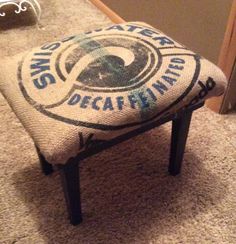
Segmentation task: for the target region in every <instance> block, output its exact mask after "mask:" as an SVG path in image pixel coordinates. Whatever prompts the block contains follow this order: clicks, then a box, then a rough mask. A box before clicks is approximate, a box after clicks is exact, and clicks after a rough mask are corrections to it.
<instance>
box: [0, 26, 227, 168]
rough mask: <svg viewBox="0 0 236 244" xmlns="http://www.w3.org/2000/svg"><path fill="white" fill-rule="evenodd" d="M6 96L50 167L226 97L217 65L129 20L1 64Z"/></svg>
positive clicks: (0, 86) (0, 81) (1, 83)
mask: <svg viewBox="0 0 236 244" xmlns="http://www.w3.org/2000/svg"><path fill="white" fill-rule="evenodd" d="M0 75H1V76H0V90H1V92H2V94H3V95H4V96H5V98H6V99H7V101H8V103H9V104H10V106H11V107H12V109H13V110H14V112H15V113H16V115H17V117H18V118H19V119H20V121H21V122H22V124H23V125H24V127H25V129H26V130H27V131H28V133H29V134H30V135H31V137H32V138H33V140H34V142H35V144H36V145H37V146H38V147H39V148H40V151H41V153H42V154H43V155H44V156H45V157H46V159H47V160H48V161H49V162H51V163H56V164H64V163H66V161H67V160H68V159H69V158H70V157H72V156H75V155H77V154H78V153H79V152H80V151H84V150H89V148H90V146H91V145H93V146H94V145H96V143H102V142H103V141H107V140H110V139H112V138H115V137H117V136H119V135H122V134H124V133H126V132H128V131H131V130H134V129H135V128H137V127H140V126H143V125H146V124H148V123H150V122H153V121H156V120H159V119H160V118H162V117H165V116H167V115H169V114H172V113H175V112H176V111H178V110H180V109H183V108H186V107H188V106H191V105H194V104H196V103H198V102H200V101H202V100H205V99H207V98H209V97H212V96H218V95H221V94H222V93H223V92H224V87H225V84H226V78H225V76H224V74H223V73H222V71H221V70H220V69H219V68H218V67H216V66H215V65H214V64H212V63H211V62H209V61H207V60H206V59H204V58H202V57H200V56H199V55H197V54H195V53H194V52H192V51H190V50H188V49H187V48H185V47H183V46H182V45H180V44H179V43H177V42H175V41H174V40H172V39H171V38H169V37H167V36H166V35H165V34H163V33H162V32H160V31H159V30H157V29H154V28H153V27H151V26H149V25H147V24H145V23H140V22H127V23H124V24H121V25H113V26H110V27H105V28H103V29H99V30H94V31H91V32H87V33H84V34H79V35H76V36H71V37H67V38H64V39H62V40H59V41H57V42H53V43H47V44H45V45H42V46H41V47H37V48H35V49H33V50H31V51H30V52H26V53H22V54H19V55H17V56H14V57H9V58H7V59H4V60H2V61H1V64H0Z"/></svg>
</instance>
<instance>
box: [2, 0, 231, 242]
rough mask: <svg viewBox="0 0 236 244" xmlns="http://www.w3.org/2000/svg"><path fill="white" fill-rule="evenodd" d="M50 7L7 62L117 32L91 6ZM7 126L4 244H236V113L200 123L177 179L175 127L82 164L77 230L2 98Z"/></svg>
mask: <svg viewBox="0 0 236 244" xmlns="http://www.w3.org/2000/svg"><path fill="white" fill-rule="evenodd" d="M41 3H42V7H43V16H42V21H41V24H40V26H39V28H36V27H24V28H21V29H18V30H10V31H4V32H1V33H0V51H1V55H9V54H12V53H15V52H18V51H20V50H26V49H28V48H29V47H31V46H34V45H37V44H42V43H43V42H46V41H49V40H51V39H56V38H58V37H61V36H65V35H66V34H68V35H70V34H72V33H75V32H79V31H81V30H83V29H84V30H88V29H92V28H95V27H98V26H103V25H107V24H109V23H110V21H109V20H108V19H107V18H106V17H105V16H103V15H102V14H101V13H99V12H98V11H97V10H96V9H94V8H93V7H92V6H91V5H90V4H88V2H87V1H84V0H71V1H70V3H71V5H70V6H67V5H66V1H63V0H58V1H52V0H47V1H46V0H45V1H41ZM47 4H48V8H47ZM66 6H67V7H66ZM75 9H76V11H77V12H78V14H75ZM91 10H92V12H93V13H94V15H93V16H91V14H90V13H91ZM72 14H74V15H72ZM94 19H96V21H95V20H94ZM58 26H60V28H58ZM9 40H11V41H9ZM0 121H1V122H0V166H1V168H0V243H7V244H8V243H17V244H20V243H21V244H25V243H30V244H32V243H36V244H38V243H63V244H64V243H70V244H71V243H72V244H73V243H89V244H90V243H109V244H110V243H112V244H113V243H125V244H126V243H128V244H130V243H138V244H139V243H235V242H236V214H235V207H236V196H235V194H236V187H235V176H236V174H235V173H236V172H235V164H236V150H235V148H236V123H235V121H236V114H235V113H232V114H229V115H224V116H220V115H217V114H215V113H213V112H211V111H210V110H208V109H207V108H203V109H201V110H199V111H197V112H196V113H195V115H194V116H193V122H192V125H191V131H190V136H189V140H188V145H187V148H186V153H185V159H184V165H183V171H182V174H181V175H180V176H177V177H171V176H169V175H168V173H167V165H168V150H169V138H170V126H169V125H165V126H162V127H160V128H158V129H155V130H152V131H149V132H147V133H145V134H143V135H140V136H138V137H136V138H134V139H132V140H129V141H126V142H124V143H122V144H120V145H118V146H115V147H113V148H111V149H109V150H107V151H104V152H103V153H101V154H99V155H97V156H94V157H91V158H90V159H87V160H85V161H83V162H82V163H81V187H82V204H83V205H82V207H83V212H84V222H83V223H82V224H81V225H79V226H78V227H73V226H71V225H69V222H68V220H67V213H66V208H65V203H64V198H63V194H62V189H61V185H60V179H59V175H58V173H57V172H56V173H54V174H53V175H52V176H49V177H45V176H43V175H42V174H41V172H40V169H39V164H38V159H37V156H36V152H35V150H34V146H33V143H32V141H31V139H30V138H29V136H28V135H27V134H26V133H25V131H24V129H23V128H22V126H21V124H20V123H19V121H18V120H17V118H16V117H15V115H14V114H13V112H11V109H10V108H9V106H8V105H7V104H6V102H5V100H4V99H3V97H2V96H0Z"/></svg>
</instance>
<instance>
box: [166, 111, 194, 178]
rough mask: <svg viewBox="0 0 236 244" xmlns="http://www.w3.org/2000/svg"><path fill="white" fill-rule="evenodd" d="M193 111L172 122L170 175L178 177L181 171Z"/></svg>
mask: <svg viewBox="0 0 236 244" xmlns="http://www.w3.org/2000/svg"><path fill="white" fill-rule="evenodd" d="M191 117H192V111H186V112H184V113H183V114H181V115H179V117H177V118H176V119H174V120H173V121H172V135H171V150H170V163H169V173H170V174H171V175H177V174H179V173H180V171H181V164H182V161H183V155H184V150H185V145H186V141H187V137H188V131H189V126H190V122H191Z"/></svg>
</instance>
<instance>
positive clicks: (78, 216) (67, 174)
mask: <svg viewBox="0 0 236 244" xmlns="http://www.w3.org/2000/svg"><path fill="white" fill-rule="evenodd" d="M60 175H61V180H62V187H63V190H64V195H65V200H66V205H67V210H68V213H69V218H70V223H71V224H72V225H78V224H79V223H81V222H82V212H81V203H80V179H79V165H78V164H73V163H72V164H71V163H67V164H66V165H64V166H62V167H60Z"/></svg>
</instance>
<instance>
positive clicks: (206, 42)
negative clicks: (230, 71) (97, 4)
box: [103, 0, 232, 63]
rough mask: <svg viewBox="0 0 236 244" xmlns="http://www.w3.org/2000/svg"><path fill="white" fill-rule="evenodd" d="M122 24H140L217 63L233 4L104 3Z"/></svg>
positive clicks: (209, 0) (225, 0)
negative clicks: (155, 29)
mask: <svg viewBox="0 0 236 244" xmlns="http://www.w3.org/2000/svg"><path fill="white" fill-rule="evenodd" d="M103 2H104V3H105V4H107V5H108V6H109V7H110V8H111V9H113V10H114V11H115V12H117V13H118V14H119V15H120V16H121V17H122V18H124V19H125V20H127V21H129V20H141V21H146V22H147V23H149V24H152V25H154V26H155V27H156V28H159V29H160V30H162V31H163V32H165V33H166V34H168V35H170V36H171V37H173V38H175V39H176V40H178V41H179V42H181V43H183V44H185V45H186V46H188V47H189V48H191V49H193V50H195V51H196V52H198V53H200V54H201V55H203V56H205V57H206V58H208V59H210V60H211V61H213V62H215V63H217V59H218V55H219V50H220V47H221V43H222V40H223V36H224V32H225V28H226V23H227V18H228V15H229V12H230V8H231V4H232V0H103Z"/></svg>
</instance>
